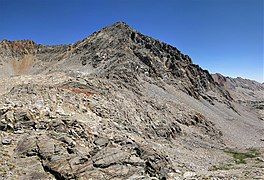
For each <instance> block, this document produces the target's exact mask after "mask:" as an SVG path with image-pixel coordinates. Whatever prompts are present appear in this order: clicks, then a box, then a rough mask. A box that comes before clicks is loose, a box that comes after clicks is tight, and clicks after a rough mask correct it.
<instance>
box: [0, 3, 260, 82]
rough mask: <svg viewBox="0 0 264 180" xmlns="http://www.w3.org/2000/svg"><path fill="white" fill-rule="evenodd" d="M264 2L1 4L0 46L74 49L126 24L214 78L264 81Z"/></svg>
mask: <svg viewBox="0 0 264 180" xmlns="http://www.w3.org/2000/svg"><path fill="white" fill-rule="evenodd" d="M263 9H264V7H263V0H0V12H1V16H0V40H2V39H8V40H17V39H31V40H33V41H35V42H37V43H40V44H45V45H54V44H69V43H74V42H76V41H78V40H81V39H83V38H85V37H86V36H88V35H90V34H92V33H93V32H94V31H97V30H100V29H101V28H103V27H105V26H107V25H110V24H113V23H115V22H116V21H124V22H126V23H127V24H129V25H130V26H132V27H133V28H134V29H136V30H138V31H140V32H142V33H143V34H146V35H148V36H152V37H154V38H156V39H159V40H161V41H164V42H166V43H169V44H171V45H173V46H176V47H177V48H178V49H179V50H181V51H182V52H183V53H184V54H188V55H189V56H190V57H191V58H192V59H193V62H194V63H196V64H199V65H200V66H201V67H202V68H204V69H208V70H209V72H211V73H215V72H219V73H222V74H224V75H227V76H231V77H237V76H241V77H244V78H249V79H255V80H257V81H259V82H263V81H264V77H263V76H264V75H263V68H264V67H263V66H264V65H263V41H264V39H263Z"/></svg>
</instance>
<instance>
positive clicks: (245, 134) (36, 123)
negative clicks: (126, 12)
mask: <svg viewBox="0 0 264 180" xmlns="http://www.w3.org/2000/svg"><path fill="white" fill-rule="evenodd" d="M0 62H1V65H0V69H1V71H0V76H1V79H0V95H1V96H0V120H1V121H0V130H1V131H0V136H1V140H2V144H3V146H1V147H0V153H1V155H2V157H3V158H2V160H1V161H0V169H2V170H1V171H0V175H1V176H0V177H2V178H3V179H12V178H15V179H16V178H24V179H54V178H55V179H89V178H92V179H149V178H150V177H152V178H154V177H156V178H158V179H166V178H167V179H173V178H187V179H188V178H193V177H195V178H211V177H218V176H219V174H222V176H224V177H226V178H229V177H237V178H240V177H241V178H244V177H256V176H263V170H262V169H261V167H262V165H263V162H262V161H261V160H263V154H261V153H262V151H263V149H262V148H263V147H264V142H263V140H262V135H263V130H264V124H263V121H260V120H259V119H258V117H257V115H256V114H255V113H254V112H251V111H244V110H245V109H247V107H246V106H243V105H242V104H239V103H237V102H236V101H234V100H233V98H232V97H231V96H230V94H229V92H228V91H227V90H226V89H224V88H223V87H221V86H219V85H218V84H216V83H215V82H214V79H213V78H212V76H211V75H210V74H209V73H208V71H206V70H203V69H202V68H200V67H199V66H198V65H194V64H192V60H191V59H190V57H188V56H187V55H184V54H182V53H181V52H180V51H179V50H178V49H176V48H175V47H172V46H170V45H168V44H165V43H162V42H160V41H158V40H155V39H153V38H150V37H147V36H144V35H142V34H141V33H139V32H137V31H135V30H133V29H132V28H130V27H129V26H128V25H126V24H125V23H122V22H118V23H115V24H113V25H111V26H108V27H106V28H104V29H102V30H100V31H98V32H95V33H94V34H92V35H91V36H89V37H87V38H85V39H84V40H82V41H79V42H77V43H74V44H71V45H63V46H43V45H38V44H36V43H34V42H32V41H29V40H24V41H13V42H11V41H6V40H4V41H2V42H1V43H0ZM241 139H243V141H242V142H241ZM226 148H234V149H233V150H232V152H235V151H247V148H257V150H256V152H257V153H256V155H255V156H251V159H250V161H248V163H249V164H248V166H242V165H241V166H238V167H237V165H236V163H235V162H234V161H233V158H232V156H230V153H227V152H226V151H225V150H224V149H226ZM228 152H229V151H228ZM254 152H255V151H254ZM231 154H232V153H231ZM257 158H258V159H259V160H257ZM255 162H259V164H257V165H255V166H253V165H252V164H254V163H255ZM25 163H27V164H29V166H28V167H24V166H23V164H25ZM225 163H229V164H231V165H230V168H229V169H228V170H226V171H221V169H219V168H217V167H221V165H223V164H225ZM32 167H34V168H32ZM249 170H250V173H249V172H248V171H249Z"/></svg>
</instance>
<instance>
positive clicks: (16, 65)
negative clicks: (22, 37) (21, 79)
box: [12, 55, 33, 75]
mask: <svg viewBox="0 0 264 180" xmlns="http://www.w3.org/2000/svg"><path fill="white" fill-rule="evenodd" d="M32 65H33V56H32V55H25V56H24V57H23V58H22V59H21V60H19V61H12V66H13V69H14V73H15V75H24V74H28V72H29V70H30V69H31V67H32Z"/></svg>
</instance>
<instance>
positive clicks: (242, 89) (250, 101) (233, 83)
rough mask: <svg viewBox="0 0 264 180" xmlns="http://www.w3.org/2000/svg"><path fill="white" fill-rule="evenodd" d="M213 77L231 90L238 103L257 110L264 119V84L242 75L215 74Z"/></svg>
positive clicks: (224, 87) (223, 86)
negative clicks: (234, 76)
mask: <svg viewBox="0 0 264 180" xmlns="http://www.w3.org/2000/svg"><path fill="white" fill-rule="evenodd" d="M212 77H213V78H214V81H215V82H216V83H217V84H219V85H220V86H221V87H222V88H223V89H225V90H227V91H229V93H230V95H231V97H232V98H233V99H234V100H235V101H236V102H237V103H239V104H243V105H245V106H247V107H249V108H250V109H251V110H252V111H257V112H258V114H259V118H260V119H262V120H264V84H261V83H258V82H256V81H252V80H249V79H243V78H240V77H238V78H230V77H224V76H223V75H221V74H213V75H212Z"/></svg>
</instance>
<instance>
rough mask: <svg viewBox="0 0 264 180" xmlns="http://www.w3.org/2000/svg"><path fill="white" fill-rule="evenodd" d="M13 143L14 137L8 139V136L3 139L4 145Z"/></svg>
mask: <svg viewBox="0 0 264 180" xmlns="http://www.w3.org/2000/svg"><path fill="white" fill-rule="evenodd" d="M11 143H12V139H7V138H4V139H2V144H3V145H10V144H11Z"/></svg>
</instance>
